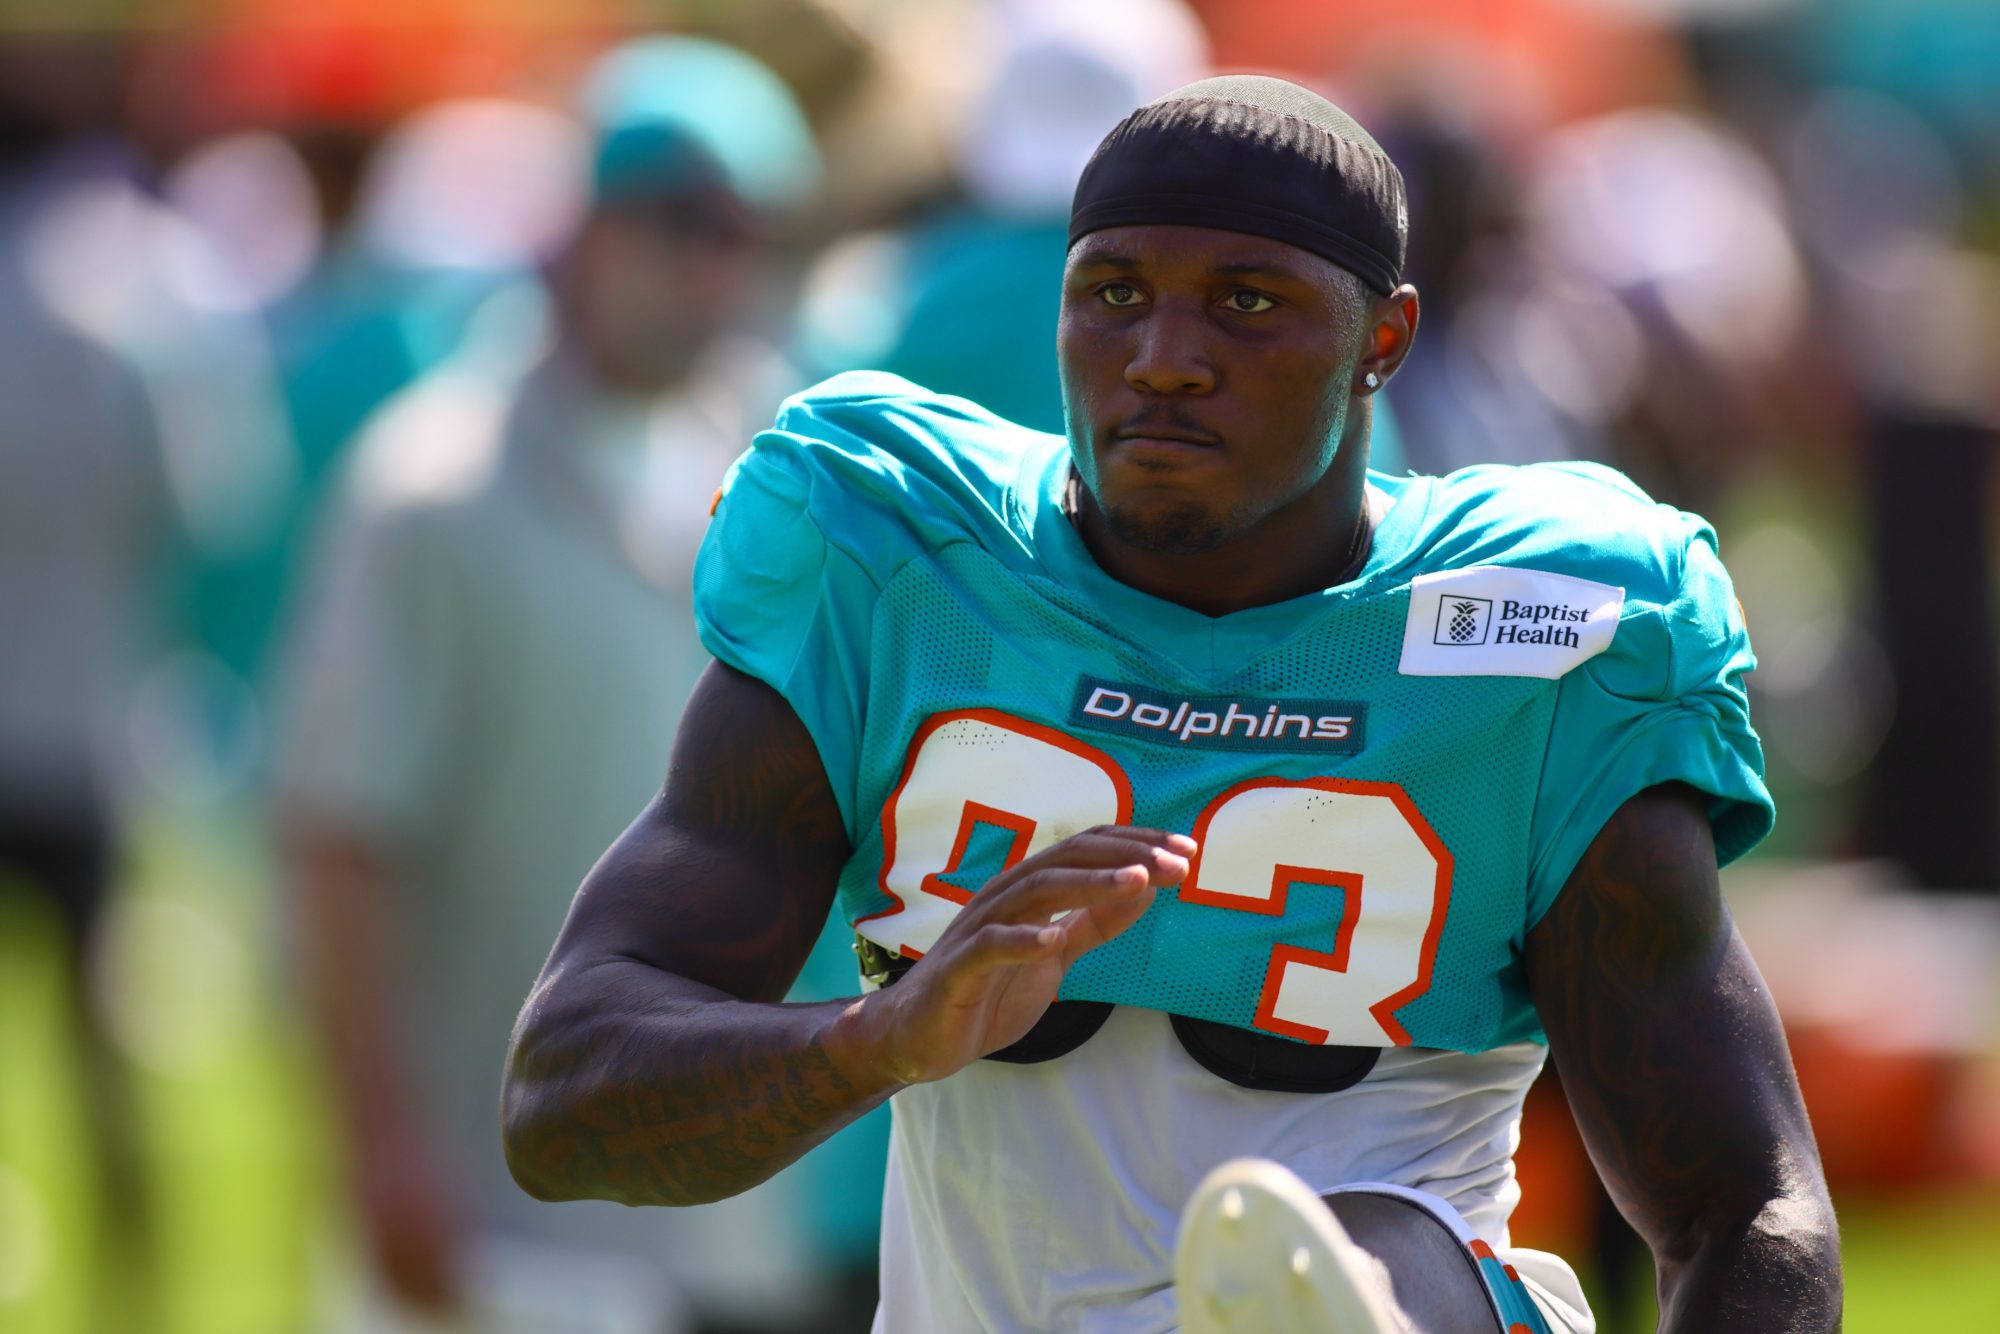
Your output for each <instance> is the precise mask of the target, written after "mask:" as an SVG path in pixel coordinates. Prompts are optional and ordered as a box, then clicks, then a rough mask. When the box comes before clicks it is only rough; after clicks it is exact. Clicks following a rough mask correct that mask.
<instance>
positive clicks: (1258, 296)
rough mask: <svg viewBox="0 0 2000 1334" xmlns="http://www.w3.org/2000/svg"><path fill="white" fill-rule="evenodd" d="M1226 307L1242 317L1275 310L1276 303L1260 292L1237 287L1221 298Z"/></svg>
mask: <svg viewBox="0 0 2000 1334" xmlns="http://www.w3.org/2000/svg"><path fill="white" fill-rule="evenodd" d="M1223 300H1224V302H1225V303H1226V304H1227V305H1228V307H1229V308H1230V309H1231V310H1233V311H1237V312H1239V313H1241V314H1244V315H1261V314H1262V313H1263V312H1265V311H1267V310H1275V309H1277V306H1278V303H1277V302H1276V301H1273V300H1272V299H1271V298H1270V297H1268V296H1265V295H1264V294H1263V293H1262V292H1256V291H1252V290H1251V289H1250V288H1248V287H1239V288H1237V289H1236V290H1235V291H1233V292H1231V293H1230V294H1229V295H1228V296H1227V297H1225V298H1223Z"/></svg>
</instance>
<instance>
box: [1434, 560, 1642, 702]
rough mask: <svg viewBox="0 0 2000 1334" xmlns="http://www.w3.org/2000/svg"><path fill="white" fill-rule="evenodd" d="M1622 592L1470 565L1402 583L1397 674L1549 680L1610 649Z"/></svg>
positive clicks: (1571, 580)
mask: <svg viewBox="0 0 2000 1334" xmlns="http://www.w3.org/2000/svg"><path fill="white" fill-rule="evenodd" d="M1624 609H1625V590H1624V589H1622V588H1616V587H1613V586H1612V585H1610V584H1598V583H1592V582H1591V581H1590V580H1588V579H1576V578H1572V577H1571V576H1569V575H1566V574H1550V573H1547V572H1546V571H1543V570H1517V569H1514V568H1512V567H1509V566H1504V565H1477V566H1474V567H1473V568H1471V569H1469V570H1445V571H1442V572H1440V573H1438V574H1426V575H1423V576H1421V577H1419V578H1418V579H1417V580H1416V581H1415V582H1413V583H1412V584H1411V585H1410V618H1409V620H1408V621H1407V622H1405V624H1404V626H1403V660H1402V663H1401V665H1400V667H1399V669H1398V670H1400V671H1401V672H1402V674H1403V675H1404V676H1538V677H1541V678H1542V679H1543V680H1547V681H1553V680H1555V679H1557V678H1558V677H1560V676H1562V675H1564V674H1565V673H1567V672H1569V671H1571V670H1572V669H1574V668H1576V667H1579V666H1581V665H1582V664H1583V663H1586V662H1588V661H1589V660H1590V659H1592V658H1594V657H1596V656H1597V655H1598V654H1600V653H1602V652H1604V650H1606V649H1608V648H1610V647H1611V639H1612V636H1614V635H1616V634H1617V633H1618V617H1619V615H1620V614H1621V613H1622V612H1623V611H1624Z"/></svg>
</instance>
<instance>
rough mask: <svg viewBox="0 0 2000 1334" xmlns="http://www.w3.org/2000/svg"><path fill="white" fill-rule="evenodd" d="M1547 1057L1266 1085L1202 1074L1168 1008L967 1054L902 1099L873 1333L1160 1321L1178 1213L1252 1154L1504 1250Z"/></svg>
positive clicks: (1317, 1183) (1393, 1062)
mask: <svg viewBox="0 0 2000 1334" xmlns="http://www.w3.org/2000/svg"><path fill="white" fill-rule="evenodd" d="M1546 1054H1547V1048H1545V1047H1543V1046H1541V1045H1540V1044H1536V1043H1519V1044H1516V1045H1513V1046H1508V1047H1501V1048H1497V1049H1495V1050H1493V1051H1489V1052H1484V1053H1481V1054H1478V1055H1465V1054H1463V1053H1459V1052H1448V1051H1436V1050H1431V1049H1419V1048H1407V1047H1406V1048H1392V1049H1388V1050H1385V1051H1384V1052H1383V1053H1382V1055H1381V1059H1380V1060H1378V1061H1377V1062H1376V1065H1375V1068H1374V1069H1373V1070H1372V1071H1371V1072H1370V1073H1369V1075H1368V1077H1367V1078H1365V1079H1363V1080H1362V1081H1361V1082H1360V1083H1358V1084H1356V1085H1354V1086H1353V1087H1352V1088H1348V1089H1344V1090H1342V1091H1341V1092H1339V1093H1325V1094H1298V1093H1271V1092H1263V1091H1259V1090H1255V1089H1245V1088H1239V1087H1237V1086H1236V1085H1234V1084H1231V1083H1229V1082H1228V1081H1226V1080H1224V1079H1221V1078H1219V1077H1218V1076H1216V1075H1214V1074H1211V1073H1210V1072H1209V1071H1208V1070H1206V1069H1204V1068H1203V1067H1202V1066H1200V1065H1198V1064H1196V1062H1195V1061H1194V1059H1193V1058H1192V1057H1190V1056H1189V1055H1188V1054H1187V1053H1186V1052H1185V1051H1184V1050H1183V1049H1182V1048H1181V1045H1180V1042H1179V1040H1178V1039H1177V1038H1176V1037H1175V1036H1174V1033H1173V1029H1172V1027H1171V1025H1170V1023H1169V1021H1168V1019H1167V1016H1166V1015H1164V1014H1160V1013H1158V1012H1157V1011H1152V1010H1141V1009H1134V1008H1129V1007H1123V1006H1121V1007H1119V1008H1118V1009H1116V1010H1114V1011H1113V1012H1112V1014H1111V1017H1110V1018H1109V1019H1108V1020H1107V1021H1106V1023H1105V1025H1104V1027H1103V1028H1102V1029H1100V1030H1098V1032H1097V1033H1096V1035H1095V1036H1093V1037H1092V1038H1091V1039H1090V1040H1089V1041H1088V1042H1086V1043H1084V1044H1083V1046H1081V1047H1079V1048H1078V1049H1077V1050H1076V1051H1073V1052H1071V1053H1070V1054H1069V1055H1067V1056H1063V1057H1060V1058H1058V1059H1056V1060H1053V1061H1047V1062H1043V1063H1042V1064H1039V1065H1008V1064H1004V1063H1001V1062H996V1061H975V1062H974V1063H973V1064H972V1065H971V1066H969V1067H967V1068H966V1069H965V1070H963V1071H961V1072H959V1073H958V1074H956V1075H953V1076H952V1077H951V1078H950V1079H946V1080H941V1081H939V1082H937V1083H934V1084H924V1085H919V1086H917V1087H914V1088H909V1089H905V1090H904V1091H903V1092H901V1093H899V1094H897V1095H896V1097H895V1100H894V1108H895V1130H894V1134H893V1136H892V1139H891V1144H890V1152H889V1171H888V1180H887V1184H886V1198H885V1202H884V1208H883V1219H882V1305H881V1309H880V1311H879V1312H878V1314H877V1317H876V1322H875V1329H876V1331H877V1334H961V1332H964V1334H972V1332H974V1331H981V1332H984V1331H992V1332H993V1334H1016V1332H1017V1331H1018V1332H1019V1334H1028V1332H1029V1331H1034V1332H1036V1334H1071V1332H1081V1331H1088V1332H1089V1334H1140V1332H1141V1331H1144V1332H1145V1334H1159V1332H1160V1331H1167V1330H1172V1329H1173V1328H1174V1327H1175V1325H1176V1317H1175V1311H1174V1298H1173V1290H1172V1287H1171V1283H1172V1279H1173V1251H1174V1232H1175V1228H1176V1225H1177V1223H1178V1220H1179V1216H1180V1210H1181V1206H1182V1205H1183V1204H1184V1203H1185V1202H1186V1200H1187V1198H1188V1196H1189V1195H1190V1194H1192V1193H1193V1191H1194V1187H1195V1184H1196V1183H1197V1182H1198V1181H1199V1180H1200V1179H1201V1177H1202V1176H1203V1175H1204V1174H1205V1173H1207V1172H1208V1170H1209V1169H1210V1168H1212V1167H1214V1166H1215V1165H1216V1164H1218V1163H1220V1162H1223V1161H1225V1160H1227V1159H1230V1158H1235V1157H1240V1156H1243V1155H1245V1154H1254V1155H1258V1156H1261V1157H1267V1158H1272V1159H1275V1160H1277V1161H1278V1162H1281V1163H1283V1164H1285V1165H1286V1166H1287V1167H1289V1168H1291V1170H1292V1171H1294V1172H1296V1173H1297V1174H1298V1175H1299V1176H1300V1177H1301V1178H1302V1179H1304V1181H1305V1182H1306V1184H1307V1185H1309V1186H1311V1187H1313V1188H1314V1189H1315V1190H1319V1191H1326V1190H1330V1189H1332V1188H1333V1187H1335V1186H1340V1185H1345V1184H1350V1183H1354V1182H1362V1181H1376V1182H1388V1183H1391V1184H1395V1185H1401V1186H1411V1187H1415V1188H1418V1189H1421V1190H1425V1191H1429V1192H1431V1193H1432V1194H1435V1195H1438V1196H1440V1197H1442V1198H1443V1199H1445V1200H1447V1201H1449V1202H1450V1203H1451V1204H1452V1205H1453V1206H1455V1207H1456V1208H1457V1209H1458V1211H1459V1212H1460V1213H1461V1214H1463V1215H1464V1217H1465V1219H1466V1221H1467V1222H1468V1223H1469V1224H1470V1225H1471V1227H1472V1229H1473V1230H1474V1232H1476V1233H1477V1234H1478V1235H1479V1236H1480V1237H1481V1238H1482V1239H1483V1240H1485V1241H1486V1242H1487V1243H1488V1244H1489V1245H1491V1246H1493V1247H1494V1248H1495V1249H1496V1250H1503V1249H1506V1248H1507V1244H1508V1235H1507V1218H1508V1215H1509V1214H1511V1213H1512V1212H1513V1209H1514V1205H1515V1202H1516V1201H1517V1200H1518V1199H1519V1197H1520V1190H1519V1188H1518V1186H1517V1185H1516V1184H1515V1180H1514V1165H1513V1151H1514V1147H1515V1144H1516V1142H1517V1140H1518V1137H1519V1134H1520V1124H1521V1100H1522V1098H1523V1097H1524V1096H1525V1095H1526V1093H1527V1090H1528V1086H1529V1085H1530V1084H1531V1083H1533V1082H1534V1079H1535V1076H1536V1075H1537V1074H1538V1073H1539V1072H1540V1071H1541V1068H1542V1061H1543V1059H1544V1057H1545V1055H1546Z"/></svg>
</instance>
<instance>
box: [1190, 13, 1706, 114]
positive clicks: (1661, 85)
mask: <svg viewBox="0 0 2000 1334" xmlns="http://www.w3.org/2000/svg"><path fill="white" fill-rule="evenodd" d="M1193 5H1194V8H1195V9H1196V11H1198V12H1199V13H1200V15H1201V17H1202V21H1203V23H1205V24H1206V25H1207V28H1208V34H1209V40H1210V42H1211V44H1212V46H1213V48H1214V53H1215V62H1216V65H1217V66H1218V68H1222V69H1239V68H1255V69H1265V70H1278V71H1290V72H1293V73H1296V74H1298V75H1300V76H1302V77H1305V78H1307V79H1313V78H1324V77H1334V78H1339V79H1342V80H1351V81H1353V82H1355V83H1357V84H1360V85H1362V86H1364V87H1366V86H1369V85H1372V84H1375V83H1377V82H1379V81H1381V79H1382V78H1383V77H1384V76H1387V77H1389V78H1395V77H1397V76H1399V75H1401V76H1404V77H1407V76H1408V75H1410V74H1415V75H1417V76H1418V77H1422V75H1423V72H1424V71H1425V70H1426V69H1427V68H1434V67H1436V66H1438V65H1442V66H1444V67H1445V68H1447V69H1459V70H1467V69H1468V68H1469V67H1471V66H1474V65H1476V66H1478V67H1479V70H1480V77H1479V78H1478V79H1477V80H1472V81H1467V82H1466V83H1464V84H1462V85H1461V88H1476V89H1478V90H1480V93H1481V95H1482V96H1490V95H1494V94H1495V92H1496V90H1497V92H1498V95H1500V96H1512V97H1514V98H1516V99H1517V100H1520V99H1525V100H1526V101H1528V102H1530V103H1533V104H1535V105H1534V106H1533V108H1532V110H1533V112H1534V113H1535V114H1534V115H1533V119H1536V120H1558V121H1559V120H1568V119H1571V118H1573V117H1577V116H1583V115H1589V114H1593V113H1596V112H1602V111H1609V110H1612V109H1614V108H1617V107H1623V106H1631V105H1634V104H1636V103H1641V102H1649V101H1656V100H1660V99H1662V98H1665V97H1668V96H1670V95H1671V94H1673V93H1674V92H1676V91H1677V90H1678V89H1679V88H1680V86H1681V69H1680V64H1679V57H1678V55H1677V54H1676V51H1675V49H1674V45H1673V43H1672V42H1671V41H1670V40H1669V39H1668V37H1667V36H1666V34H1664V33H1663V32H1662V31H1660V30H1659V29H1658V28H1657V27H1656V26H1652V25H1647V24H1642V23H1639V22H1636V21H1635V20H1633V19H1632V18H1630V17H1622V18H1621V17H1619V16H1618V15H1616V14H1614V13H1611V12H1610V11H1609V8H1608V7H1605V8H1599V7H1593V6H1588V5H1579V4H1576V3H1574V2H1573V0H1569V2H1565V0H1408V3H1404V4H1399V5H1393V6H1383V5H1379V4H1364V3H1362V0H1193Z"/></svg>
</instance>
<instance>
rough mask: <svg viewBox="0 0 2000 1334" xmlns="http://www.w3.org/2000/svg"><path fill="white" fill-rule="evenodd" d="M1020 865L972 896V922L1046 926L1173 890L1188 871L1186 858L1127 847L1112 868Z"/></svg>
mask: <svg viewBox="0 0 2000 1334" xmlns="http://www.w3.org/2000/svg"><path fill="white" fill-rule="evenodd" d="M1026 866H1027V864H1026V863H1025V862H1024V863H1023V864H1022V865H1021V866H1019V867H1016V868H1015V869H1014V871H1013V872H1012V873H1010V874H1009V875H1008V876H1006V877H999V876H996V877H995V878H994V879H993V880H992V881H989V882H988V883H987V886H986V888H984V889H982V890H980V891H979V893H977V894H975V895H973V898H972V903H971V904H970V905H969V906H968V907H967V908H966V909H965V911H966V912H967V913H973V914H977V915H976V916H975V917H974V918H973V919H972V920H973V921H974V922H977V923H980V924H984V923H987V922H995V921H1001V922H1034V923H1038V924H1039V923H1043V922H1047V921H1048V920H1049V919H1050V918H1051V917H1054V916H1055V915H1057V914H1058V913H1065V912H1070V911H1072V910H1074V909H1078V908H1084V907H1088V906H1090V905H1092V904H1094V903H1100V902H1104V901H1107V900H1129V899H1131V898H1133V897H1136V896H1138V895H1139V894H1141V893H1142V892H1145V891H1150V890H1151V889H1153V888H1156V887H1158V886H1161V885H1177V884H1179V883H1180V882H1181V880H1182V879H1184V878H1185V877H1186V875H1187V872H1188V861H1187V858H1185V857H1182V856H1180V855H1178V854H1177V853H1172V852H1168V851H1166V850H1165V849H1162V848H1148V847H1144V846H1142V845H1137V844H1131V845H1128V849H1127V851H1126V854H1125V856H1124V857H1123V858H1121V859H1118V860H1117V861H1116V862H1115V863H1114V864H1112V865H1108V866H1107V865H1100V866H1091V867H1078V866H1066V865H1062V864H1045V865H1043V866H1040V867H1038V868H1036V869H1034V870H1027V869H1025V868H1026Z"/></svg>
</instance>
